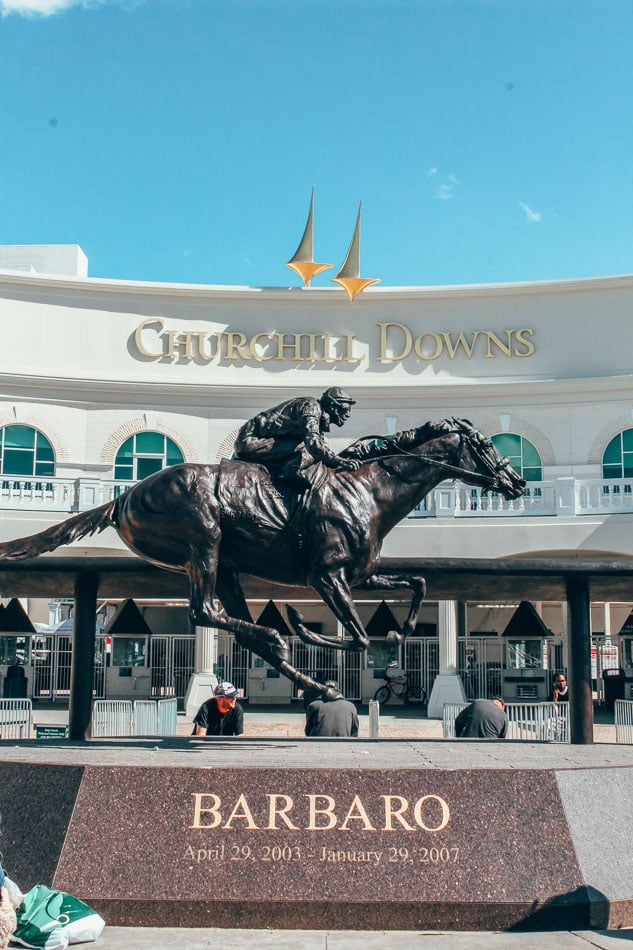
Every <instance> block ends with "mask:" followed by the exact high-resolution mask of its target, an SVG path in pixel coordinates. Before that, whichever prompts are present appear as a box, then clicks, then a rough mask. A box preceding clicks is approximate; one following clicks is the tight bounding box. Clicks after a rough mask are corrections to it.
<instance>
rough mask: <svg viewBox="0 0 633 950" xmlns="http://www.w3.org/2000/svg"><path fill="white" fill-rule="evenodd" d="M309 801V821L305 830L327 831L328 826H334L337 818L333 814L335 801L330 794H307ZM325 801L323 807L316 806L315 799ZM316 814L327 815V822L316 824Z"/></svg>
mask: <svg viewBox="0 0 633 950" xmlns="http://www.w3.org/2000/svg"><path fill="white" fill-rule="evenodd" d="M307 797H308V801H309V802H310V820H309V821H310V823H309V824H308V827H307V831H329V830H330V828H336V823H337V818H336V815H335V814H334V809H335V808H336V802H335V801H334V799H333V798H332V797H331V795H308V796H307ZM319 800H320V801H322V802H326V807H325V808H317V801H319ZM317 815H327V819H328V823H327V824H326V825H317V823H316V818H317Z"/></svg>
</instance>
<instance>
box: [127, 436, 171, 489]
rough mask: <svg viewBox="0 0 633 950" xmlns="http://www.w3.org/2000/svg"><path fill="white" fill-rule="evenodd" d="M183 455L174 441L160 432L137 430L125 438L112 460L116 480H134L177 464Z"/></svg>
mask: <svg viewBox="0 0 633 950" xmlns="http://www.w3.org/2000/svg"><path fill="white" fill-rule="evenodd" d="M179 462H184V457H183V454H182V452H181V451H180V449H179V448H178V446H177V445H176V443H175V442H172V440H171V439H169V438H167V436H166V435H163V434H162V433H160V432H137V433H136V435H132V436H130V438H129V439H126V440H125V442H124V443H123V445H122V446H121V448H120V449H119V451H118V452H117V454H116V458H115V460H114V477H115V479H117V481H125V482H134V481H140V480H141V479H142V478H147V476H148V475H153V474H154V472H159V471H160V470H161V468H165V467H166V466H167V465H178V463H179Z"/></svg>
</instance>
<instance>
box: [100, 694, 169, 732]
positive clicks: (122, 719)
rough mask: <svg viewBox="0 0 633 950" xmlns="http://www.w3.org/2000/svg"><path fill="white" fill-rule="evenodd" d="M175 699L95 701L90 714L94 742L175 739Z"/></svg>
mask: <svg viewBox="0 0 633 950" xmlns="http://www.w3.org/2000/svg"><path fill="white" fill-rule="evenodd" d="M177 716H178V700H177V699H176V698H175V697H174V698H173V699H160V700H158V702H156V701H155V700H153V699H137V700H135V701H134V702H132V701H131V700H129V699H97V700H95V703H94V708H93V711H92V737H93V739H110V738H111V739H114V738H126V737H129V736H175V735H176V722H177Z"/></svg>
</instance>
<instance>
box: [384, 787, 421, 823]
mask: <svg viewBox="0 0 633 950" xmlns="http://www.w3.org/2000/svg"><path fill="white" fill-rule="evenodd" d="M380 797H381V798H382V799H383V801H384V803H385V827H384V830H385V831H395V828H394V827H393V825H392V823H391V819H392V818H397V820H398V821H399V822H400V824H401V825H402V827H403V828H404V829H405V831H415V828H414V827H413V825H410V824H409V822H408V821H405V819H404V818H403V812H405V811H406V810H407V808H408V807H409V802H408V801H407V799H406V798H403V797H402V795H381V796H380ZM395 802H398V804H399V806H400V807H399V808H397V809H394V807H393V804H394V803H395Z"/></svg>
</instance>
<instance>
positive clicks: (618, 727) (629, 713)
mask: <svg viewBox="0 0 633 950" xmlns="http://www.w3.org/2000/svg"><path fill="white" fill-rule="evenodd" d="M615 741H616V742H623V743H627V744H628V745H633V701H631V700H630V699H616V701H615Z"/></svg>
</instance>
